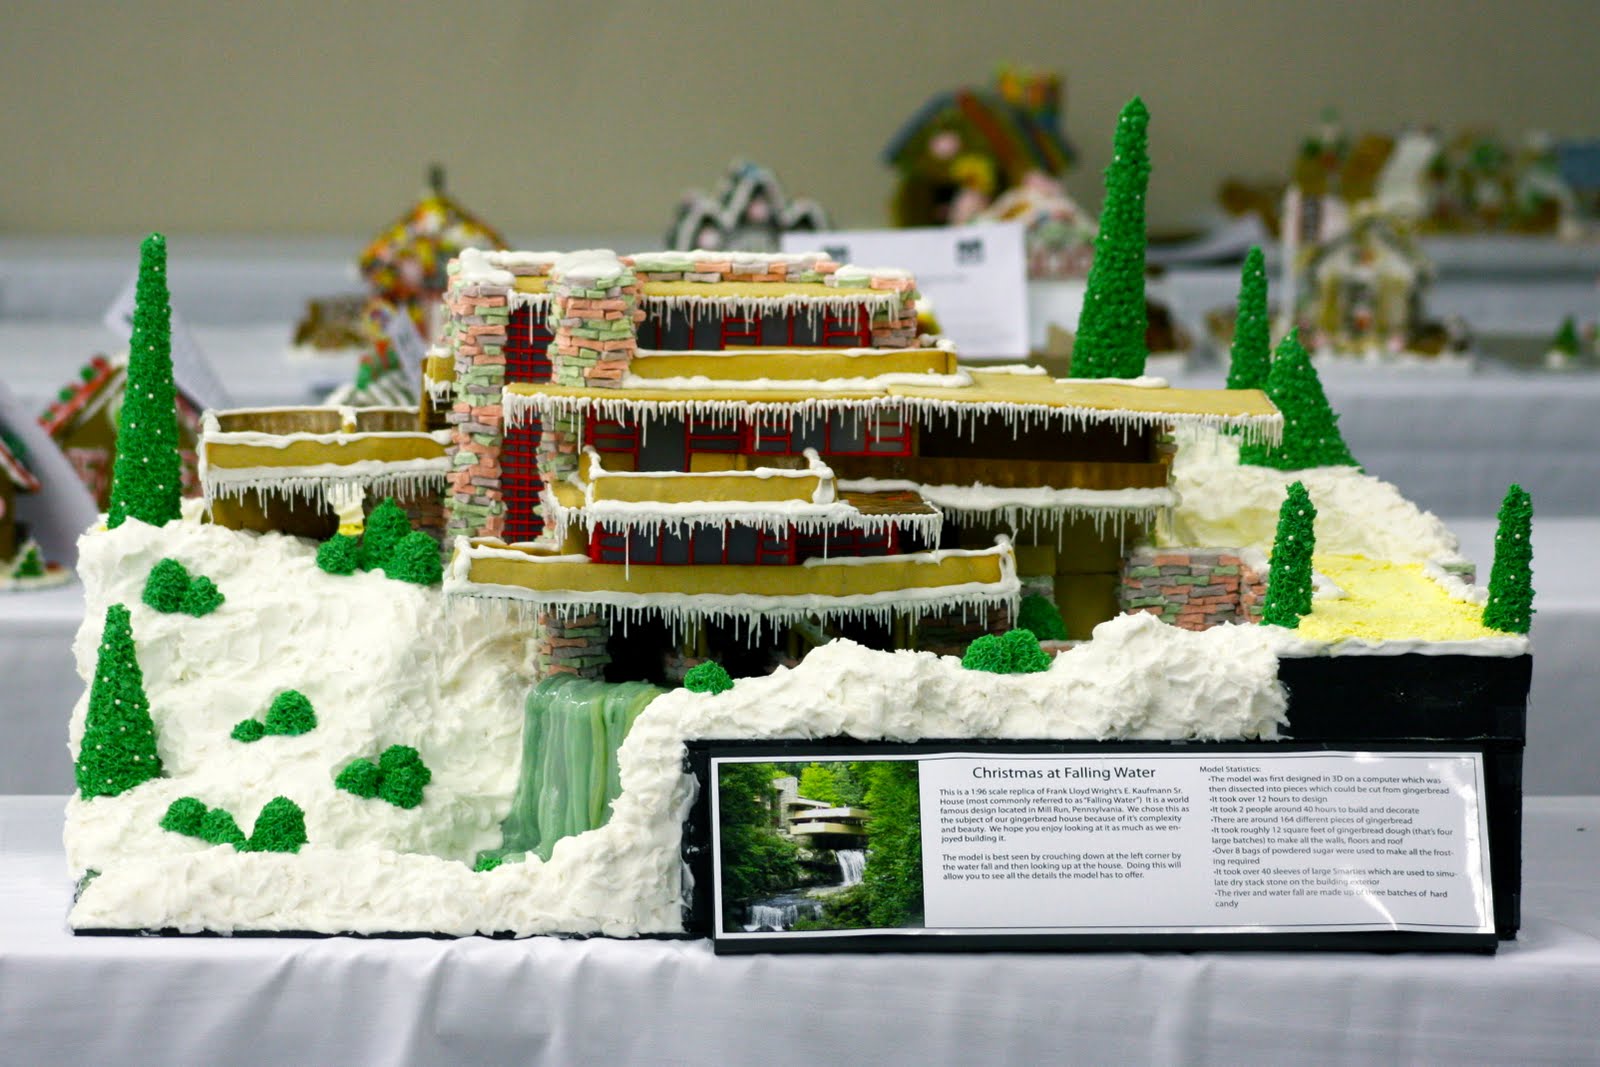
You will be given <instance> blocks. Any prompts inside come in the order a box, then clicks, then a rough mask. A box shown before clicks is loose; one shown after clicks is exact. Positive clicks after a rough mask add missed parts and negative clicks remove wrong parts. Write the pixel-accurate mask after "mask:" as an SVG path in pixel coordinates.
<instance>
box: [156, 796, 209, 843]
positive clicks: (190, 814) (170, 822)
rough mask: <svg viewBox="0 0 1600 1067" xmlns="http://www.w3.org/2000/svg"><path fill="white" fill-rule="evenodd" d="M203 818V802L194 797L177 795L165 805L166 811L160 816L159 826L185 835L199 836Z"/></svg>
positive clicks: (204, 810)
mask: <svg viewBox="0 0 1600 1067" xmlns="http://www.w3.org/2000/svg"><path fill="white" fill-rule="evenodd" d="M205 818H206V806H205V804H204V802H202V801H200V800H197V799H195V798H194V797H179V798H178V799H177V800H174V801H173V802H172V803H171V804H169V805H167V813H166V814H165V815H163V816H161V828H162V829H163V830H170V831H172V832H173V833H175V834H183V835H185V836H187V837H199V836H200V827H201V825H202V824H203V823H204V822H205Z"/></svg>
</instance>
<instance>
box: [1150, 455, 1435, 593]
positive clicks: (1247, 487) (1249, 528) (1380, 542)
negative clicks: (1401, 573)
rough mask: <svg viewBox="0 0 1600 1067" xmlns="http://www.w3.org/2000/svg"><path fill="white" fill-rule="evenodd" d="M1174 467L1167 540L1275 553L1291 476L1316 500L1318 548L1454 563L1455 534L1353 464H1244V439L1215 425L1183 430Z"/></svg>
mask: <svg viewBox="0 0 1600 1067" xmlns="http://www.w3.org/2000/svg"><path fill="white" fill-rule="evenodd" d="M1178 441H1179V448H1178V455H1177V458H1176V460H1175V461H1174V462H1173V466H1172V486H1173V488H1174V489H1176V490H1177V492H1178V496H1179V498H1180V503H1179V505H1178V507H1177V508H1176V510H1175V513H1174V515H1173V528H1172V530H1171V531H1169V532H1168V534H1167V536H1166V538H1165V540H1166V542H1167V543H1168V544H1173V545H1218V546H1227V547H1236V548H1252V549H1256V550H1258V551H1260V552H1269V551H1270V550H1271V548H1272V536H1273V533H1274V532H1275V531H1276V530H1277V525H1278V508H1279V506H1281V505H1282V504H1283V497H1284V492H1285V490H1286V489H1287V488H1288V486H1289V483H1290V482H1295V481H1299V482H1303V483H1305V487H1306V490H1307V491H1308V492H1309V493H1310V494H1311V500H1312V502H1313V503H1314V504H1315V505H1316V507H1317V551H1318V552H1320V553H1327V554H1331V555H1353V556H1366V557H1368V558H1370V559H1382V560H1389V561H1391V562H1395V563H1426V562H1430V561H1431V562H1435V563H1453V562H1457V561H1459V560H1460V559H1461V549H1460V543H1459V542H1458V541H1457V540H1456V536H1455V534H1453V533H1451V532H1450V530H1449V529H1448V528H1447V527H1446V526H1445V524H1444V523H1443V522H1442V521H1441V520H1440V519H1439V518H1438V517H1437V516H1435V515H1434V514H1433V513H1432V512H1430V511H1423V510H1422V509H1421V508H1419V507H1417V506H1416V505H1415V504H1413V503H1412V502H1411V501H1409V500H1407V499H1406V498H1405V497H1403V496H1401V495H1400V490H1399V489H1397V488H1395V487H1394V486H1393V485H1391V484H1389V483H1388V482H1385V481H1383V480H1382V479H1379V478H1374V477H1373V476H1372V475H1370V474H1363V473H1362V472H1361V471H1359V470H1357V469H1356V468H1354V467H1316V468H1313V469H1311V470H1302V471H1279V470H1273V469H1271V468H1270V467H1251V466H1240V464H1239V440H1238V438H1237V437H1234V436H1231V435H1229V434H1223V433H1218V432H1216V431H1215V430H1189V429H1185V430H1182V431H1180V432H1179V435H1178Z"/></svg>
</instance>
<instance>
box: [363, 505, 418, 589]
mask: <svg viewBox="0 0 1600 1067" xmlns="http://www.w3.org/2000/svg"><path fill="white" fill-rule="evenodd" d="M410 532H411V520H410V519H409V518H407V517H406V513H405V512H404V511H403V510H401V508H400V505H399V504H396V503H395V502H394V497H392V496H386V497H384V498H383V500H382V502H381V503H379V504H378V506H377V507H375V508H373V509H372V514H371V515H368V516H367V524H366V529H365V531H363V533H362V535H361V552H360V564H361V569H362V570H364V571H375V570H381V569H382V568H383V565H384V564H386V563H388V562H389V557H390V556H391V555H393V554H394V550H395V546H397V545H398V544H400V542H401V541H402V540H403V539H404V538H405V536H406V534H408V533H410Z"/></svg>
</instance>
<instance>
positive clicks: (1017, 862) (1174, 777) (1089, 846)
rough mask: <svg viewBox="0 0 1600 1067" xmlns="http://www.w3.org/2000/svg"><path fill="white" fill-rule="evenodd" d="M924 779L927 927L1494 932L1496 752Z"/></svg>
mask: <svg viewBox="0 0 1600 1067" xmlns="http://www.w3.org/2000/svg"><path fill="white" fill-rule="evenodd" d="M919 765H920V773H919V777H920V782H919V796H920V804H921V810H922V864H923V892H924V902H925V905H926V923H927V927H928V929H942V930H952V931H957V930H959V931H972V932H977V931H991V932H1022V931H1028V932H1034V933H1045V932H1060V933H1109V932H1145V933H1151V932H1191V931H1195V932H1220V931H1227V930H1239V929H1241V928H1249V929H1252V930H1256V931H1265V930H1300V931H1310V930H1324V931H1341V930H1342V931H1361V930H1374V931H1377V930H1409V931H1439V932H1448V933H1469V934H1483V933H1493V932H1494V908H1493V904H1492V900H1491V895H1490V881H1489V860H1488V835H1487V829H1486V826H1487V822H1486V813H1485V811H1484V806H1483V802H1482V796H1483V760H1482V756H1481V755H1480V754H1478V753H1440V752H1404V753H1397V752H1388V753H1366V752H1320V751H1318V752H1294V751H1291V752H1279V753H1273V754H1270V755H1266V754H1263V755H1256V754H1241V753H1214V754H1195V755H1189V754H1171V755H1169V754H1153V753H1152V754H1144V753H1140V754H1137V755H1133V754H1110V753H1108V754H1105V755H1100V754H1094V753H1084V754H1070V755H1066V754H1050V755H1014V754H1004V755H1001V754H996V755H979V754H968V753H952V754H949V755H940V756H928V757H923V758H921V759H920V761H919Z"/></svg>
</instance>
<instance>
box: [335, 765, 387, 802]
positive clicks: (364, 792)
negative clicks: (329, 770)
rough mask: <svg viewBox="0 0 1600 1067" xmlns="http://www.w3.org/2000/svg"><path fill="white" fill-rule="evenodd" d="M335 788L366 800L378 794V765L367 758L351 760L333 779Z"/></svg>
mask: <svg viewBox="0 0 1600 1067" xmlns="http://www.w3.org/2000/svg"><path fill="white" fill-rule="evenodd" d="M333 785H334V788H335V789H343V790H344V791H345V792H346V793H354V794H355V795H356V796H358V797H363V798H365V799H367V800H370V799H372V798H373V797H375V796H377V795H378V765H377V764H376V763H373V762H372V761H371V760H369V759H358V760H351V761H350V763H349V764H348V765H347V766H346V767H345V769H344V770H342V771H340V772H339V775H338V777H336V778H335V779H334V780H333Z"/></svg>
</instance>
